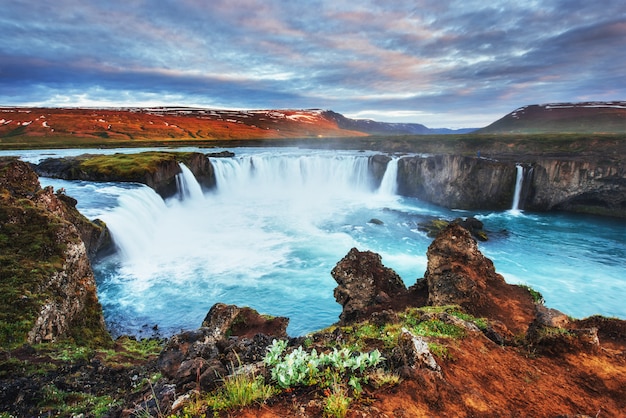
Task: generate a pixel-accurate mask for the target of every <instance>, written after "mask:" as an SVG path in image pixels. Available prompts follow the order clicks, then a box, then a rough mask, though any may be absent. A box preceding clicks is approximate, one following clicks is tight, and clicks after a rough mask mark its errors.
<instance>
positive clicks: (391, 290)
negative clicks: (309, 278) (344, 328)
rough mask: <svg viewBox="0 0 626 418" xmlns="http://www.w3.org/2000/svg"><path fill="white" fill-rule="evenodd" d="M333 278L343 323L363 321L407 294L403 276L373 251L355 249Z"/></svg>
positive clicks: (334, 270) (333, 273)
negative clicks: (341, 308)
mask: <svg viewBox="0 0 626 418" xmlns="http://www.w3.org/2000/svg"><path fill="white" fill-rule="evenodd" d="M331 274H332V276H333V278H334V279H335V281H336V282H337V284H338V286H337V287H336V288H335V291H334V295H335V299H336V300H337V302H339V303H340V304H341V305H342V306H343V311H342V312H341V315H340V316H339V319H340V323H349V322H354V321H358V320H360V319H364V318H366V317H367V316H368V315H369V314H370V313H372V312H375V311H381V310H383V309H385V307H386V306H387V305H388V304H389V303H390V302H391V301H392V299H393V298H394V297H397V296H399V295H403V294H405V293H406V292H407V290H406V287H405V285H404V282H403V281H402V279H401V278H400V276H398V274H397V273H396V272H395V271H393V270H392V269H390V268H388V267H385V266H384V265H383V264H382V261H381V257H380V255H378V254H376V253H373V252H371V251H359V250H357V249H356V248H352V249H351V250H350V252H348V254H347V255H346V256H345V257H344V258H343V259H342V260H341V261H339V262H338V263H337V265H336V266H335V268H333V270H332V271H331Z"/></svg>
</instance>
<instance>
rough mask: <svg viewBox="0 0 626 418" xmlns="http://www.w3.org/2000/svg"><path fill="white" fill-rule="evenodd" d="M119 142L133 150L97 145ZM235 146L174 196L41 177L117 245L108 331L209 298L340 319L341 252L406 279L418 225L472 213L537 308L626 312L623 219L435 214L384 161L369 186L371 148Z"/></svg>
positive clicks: (144, 323)
mask: <svg viewBox="0 0 626 418" xmlns="http://www.w3.org/2000/svg"><path fill="white" fill-rule="evenodd" d="M144 150H145V149H144ZM120 151H122V152H137V151H143V150H119V149H118V150H107V151H106V152H120ZM212 151H214V150H212ZM234 151H235V154H236V156H235V157H232V158H212V159H211V161H212V163H213V165H214V167H215V171H216V179H217V187H216V189H215V190H202V188H201V187H200V185H199V184H198V183H197V182H196V181H195V179H194V178H193V175H192V174H191V172H190V171H189V170H188V169H186V167H184V166H183V167H181V169H182V173H181V174H180V175H179V179H178V185H179V194H178V196H176V197H175V198H171V199H168V200H166V201H164V200H163V199H161V197H159V196H158V195H157V194H156V193H155V192H154V191H153V190H152V189H150V188H148V187H146V186H143V185H138V184H123V183H91V182H68V181H62V180H54V179H47V178H42V179H41V183H42V185H48V184H49V185H52V186H54V187H55V188H60V187H64V188H65V189H66V191H67V194H69V195H71V196H73V197H75V198H76V199H78V202H79V204H78V208H79V210H81V212H82V213H83V214H85V215H86V216H87V217H89V218H92V219H94V218H100V219H102V220H104V221H105V222H106V223H107V225H108V226H109V228H110V230H111V232H112V235H113V238H114V240H115V243H116V246H117V248H118V250H119V251H118V252H117V253H116V254H113V255H110V256H108V257H106V258H103V259H101V260H99V261H98V262H97V263H95V265H94V266H93V267H94V272H95V275H96V280H97V283H98V294H99V298H100V301H101V303H102V305H103V308H104V313H105V318H106V320H107V323H108V326H109V327H110V329H111V330H112V332H113V333H114V334H115V335H119V334H124V333H127V334H134V335H138V336H141V335H144V336H149V335H152V334H153V333H154V332H155V331H154V329H157V327H158V333H160V335H162V336H169V335H171V334H173V333H175V332H178V331H180V330H182V329H193V328H197V327H198V326H199V325H200V323H201V322H202V320H203V319H204V316H205V315H206V313H207V311H208V310H209V308H210V307H211V306H212V305H213V304H214V303H216V302H224V303H229V304H237V305H242V306H243V305H246V306H251V307H253V308H255V309H257V310H258V311H259V312H261V313H267V314H272V315H280V316H287V317H289V318H290V319H291V320H290V325H289V328H288V332H289V333H290V335H303V334H306V333H308V332H311V331H314V330H317V329H321V328H323V327H326V326H328V325H331V324H332V323H334V322H336V321H337V319H338V316H339V313H340V310H341V307H340V306H339V305H338V304H337V303H336V302H335V300H334V297H333V289H334V287H335V282H334V280H333V279H332V277H331V275H330V271H331V269H332V268H333V267H334V265H335V264H336V263H337V262H338V261H339V260H340V259H341V258H342V257H343V256H344V255H345V254H346V253H347V252H348V251H349V250H350V248H352V247H357V248H358V249H360V250H371V251H374V252H377V253H379V254H381V256H382V257H383V263H384V264H385V265H386V266H388V267H391V268H393V269H394V270H396V271H397V272H398V274H400V276H401V277H402V278H403V280H404V282H405V284H406V285H407V286H410V285H412V284H413V283H414V282H415V280H416V279H417V278H420V277H422V276H423V274H424V271H425V270H426V250H427V248H428V245H429V244H430V242H431V241H432V240H431V239H430V238H428V237H426V236H425V235H424V234H423V233H422V232H420V231H418V229H417V222H419V221H421V220H424V219H428V218H429V217H433V216H436V217H445V218H450V219H451V218H455V217H460V216H476V217H478V218H479V219H481V220H482V221H483V222H484V223H485V229H486V230H487V231H488V233H489V235H490V240H489V241H488V242H485V243H480V248H481V251H482V252H483V253H484V254H485V255H486V256H487V257H489V258H491V259H492V260H493V262H494V264H495V267H496V270H497V271H498V272H499V273H501V274H502V275H503V276H504V277H505V279H506V280H507V281H508V282H510V283H524V284H528V285H530V286H532V287H533V288H535V289H537V290H539V291H540V292H541V293H542V294H543V295H544V297H545V299H546V304H547V305H548V306H550V307H553V308H556V309H559V310H562V311H563V312H565V313H567V314H569V315H572V316H575V317H585V316H589V315H592V314H603V315H606V316H618V317H621V318H626V304H625V303H624V301H625V300H626V225H625V224H624V222H623V220H614V219H605V218H598V217H591V216H580V215H570V214H563V213H548V214H538V213H526V212H524V211H522V210H518V209H517V206H516V203H515V202H512V208H513V209H512V210H510V211H505V212H469V211H451V210H447V209H443V208H440V207H436V206H433V205H430V204H427V203H424V202H421V201H419V200H418V199H415V198H407V197H402V196H398V195H397V194H396V191H395V186H396V181H395V178H396V175H397V171H396V170H397V159H396V158H395V157H394V159H392V161H391V162H390V163H389V164H388V167H387V172H386V173H385V176H384V177H383V179H382V181H380V182H379V184H377V182H376V181H375V180H374V179H373V178H372V177H371V175H370V173H369V171H368V157H369V156H370V155H371V153H369V152H347V151H320V150H315V151H312V150H305V149H297V148H278V149H249V148H240V149H235V150H234ZM84 152H92V153H97V152H100V153H103V152H102V150H79V151H76V150H73V151H59V150H48V151H45V152H42V151H28V152H26V151H24V152H22V153H20V152H15V151H12V152H11V153H12V155H15V154H20V155H21V156H22V158H23V159H25V160H28V161H33V162H36V161H38V160H39V159H41V158H43V157H44V154H52V155H55V156H63V155H67V154H68V153H76V154H78V153H84ZM4 154H7V152H4ZM45 156H50V155H45ZM517 187H521V180H520V182H518V186H517ZM516 196H517V193H516ZM372 218H376V219H379V220H381V221H383V224H382V225H377V224H375V223H370V222H369V220H371V219H372ZM153 328H154V329H153Z"/></svg>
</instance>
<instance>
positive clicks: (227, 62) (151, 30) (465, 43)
mask: <svg viewBox="0 0 626 418" xmlns="http://www.w3.org/2000/svg"><path fill="white" fill-rule="evenodd" d="M0 30H1V32H2V37H0V105H43V106H135V105H192V106H204V107H220V108H247V109H253V108H311V107H316V108H328V109H332V110H335V111H338V112H341V113H343V114H345V115H347V116H351V117H367V118H373V119H377V120H384V121H408V122H418V123H423V124H426V125H427V126H430V127H444V126H445V127H469V126H476V127H478V126H484V125H486V124H488V123H490V122H492V121H494V120H495V119H498V118H499V117H501V116H503V115H504V114H506V113H508V112H510V111H511V110H513V109H515V108H517V107H519V106H522V105H526V104H533V103H545V102H556V101H582V100H624V99H625V98H626V83H625V82H624V68H626V54H625V53H624V51H626V3H624V1H623V0H603V1H602V2H590V1H588V0H585V1H582V0H545V1H525V2H518V1H509V0H499V1H498V0H493V1H491V2H484V1H483V0H476V1H473V0H458V1H454V0H450V1H446V0H437V1H435V0H407V1H393V2H380V1H374V0H370V1H360V2H354V1H343V0H313V1H307V2H294V1H291V2H289V1H279V0H212V1H203V0H161V1H158V2H156V1H141V0H124V1H120V0H106V1H105V0H92V1H82V0H55V1H51V0H30V1H29V0H24V1H13V2H4V3H3V5H2V6H1V10H0Z"/></svg>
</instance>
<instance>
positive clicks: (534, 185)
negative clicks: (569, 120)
mask: <svg viewBox="0 0 626 418" xmlns="http://www.w3.org/2000/svg"><path fill="white" fill-rule="evenodd" d="M529 177H530V178H528V179H526V181H527V182H529V184H530V186H529V193H528V195H527V198H526V201H525V202H524V205H525V206H524V207H525V208H526V209H528V210H536V211H548V210H564V211H568V212H582V213H592V214H597V215H609V216H619V217H626V166H625V165H624V164H621V163H619V162H616V161H611V160H608V159H607V160H604V161H593V162H592V161H578V160H571V161H570V160H552V159H540V160H536V161H535V162H534V163H533V164H532V170H530V171H529Z"/></svg>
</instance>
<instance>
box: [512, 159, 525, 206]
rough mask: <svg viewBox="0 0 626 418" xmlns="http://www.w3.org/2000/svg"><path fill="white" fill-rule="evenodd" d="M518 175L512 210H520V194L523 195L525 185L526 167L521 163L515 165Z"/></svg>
mask: <svg viewBox="0 0 626 418" xmlns="http://www.w3.org/2000/svg"><path fill="white" fill-rule="evenodd" d="M515 169H516V171H517V175H516V177H515V191H514V192H513V204H512V205H511V210H512V211H519V210H520V207H519V204H520V196H521V195H522V187H523V185H524V167H522V166H521V165H520V164H517V165H516V166H515Z"/></svg>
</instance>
